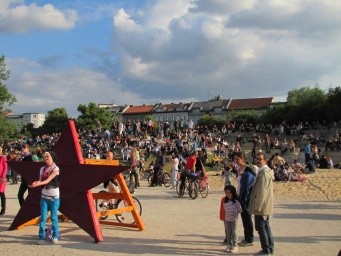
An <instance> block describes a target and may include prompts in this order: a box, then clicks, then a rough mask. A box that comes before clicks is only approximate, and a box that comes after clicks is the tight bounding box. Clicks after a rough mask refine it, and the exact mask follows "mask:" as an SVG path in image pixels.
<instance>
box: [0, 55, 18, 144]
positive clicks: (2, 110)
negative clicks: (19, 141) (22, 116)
mask: <svg viewBox="0 0 341 256" xmlns="http://www.w3.org/2000/svg"><path fill="white" fill-rule="evenodd" d="M9 77H10V72H9V70H7V69H6V63H5V57H4V56H3V55H2V56H1V57H0V139H1V140H2V142H4V141H7V140H10V139H14V138H16V136H17V135H18V131H17V127H16V125H15V123H14V122H12V121H10V120H8V119H6V118H4V116H5V114H6V112H10V110H9V109H8V107H9V106H11V105H12V104H13V103H14V102H16V98H15V97H14V96H13V95H12V94H10V93H9V91H8V89H7V86H6V84H5V82H6V81H7V80H8V79H9Z"/></svg>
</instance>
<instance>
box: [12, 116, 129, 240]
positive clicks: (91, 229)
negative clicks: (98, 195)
mask: <svg viewBox="0 0 341 256" xmlns="http://www.w3.org/2000/svg"><path fill="white" fill-rule="evenodd" d="M54 151H55V152H56V154H57V161H56V163H57V165H58V167H59V169H60V188H59V189H60V201H61V204H60V207H59V211H60V212H61V213H62V214H64V215H65V216H66V217H67V218H68V219H70V220H72V221H73V222H74V223H76V224H77V225H78V226H79V227H80V228H82V229H83V230H84V231H85V232H87V233H88V234H89V235H90V236H92V237H93V238H94V239H95V242H101V241H103V236H102V233H101V229H100V224H99V221H98V217H97V215H96V208H95V204H94V199H93V196H92V192H91V189H92V188H94V187H95V186H97V185H99V184H101V183H102V182H104V181H106V180H108V179H111V178H112V177H114V176H116V175H117V174H119V173H121V172H123V171H125V170H127V169H129V167H128V166H107V165H95V164H84V160H83V156H82V151H81V148H80V145H79V140H78V134H77V132H76V128H75V125H74V122H73V121H71V120H70V121H69V123H68V125H67V126H66V128H65V129H64V131H63V133H62V135H61V137H60V138H59V140H58V142H57V144H56V145H55V147H54ZM8 164H9V165H10V166H11V167H12V168H13V169H15V170H16V171H17V172H18V173H19V174H20V175H21V176H22V177H23V178H24V179H25V180H26V181H27V183H28V184H31V183H32V182H33V181H35V180H37V179H38V178H39V170H40V167H41V166H43V165H44V162H17V161H15V162H9V163H8ZM41 189H42V188H40V187H38V188H34V189H30V192H29V194H28V196H27V198H26V199H25V202H24V204H23V205H22V207H21V208H20V210H19V212H18V213H17V215H16V217H15V218H14V220H13V222H12V224H11V226H10V228H9V230H14V229H17V228H18V227H20V226H21V225H23V224H25V223H27V222H28V221H30V220H32V219H34V218H36V217H38V216H40V197H41Z"/></svg>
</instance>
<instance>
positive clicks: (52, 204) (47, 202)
mask: <svg viewBox="0 0 341 256" xmlns="http://www.w3.org/2000/svg"><path fill="white" fill-rule="evenodd" d="M59 205H60V199H59V198H55V199H52V198H51V199H47V198H44V197H42V198H41V199H40V224H39V239H41V240H45V226H46V219H47V213H48V211H49V210H50V211H51V222H52V231H53V239H58V238H59V227H58V209H59Z"/></svg>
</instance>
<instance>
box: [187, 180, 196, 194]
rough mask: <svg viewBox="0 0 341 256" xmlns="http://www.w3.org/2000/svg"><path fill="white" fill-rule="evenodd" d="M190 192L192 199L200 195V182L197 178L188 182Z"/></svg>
mask: <svg viewBox="0 0 341 256" xmlns="http://www.w3.org/2000/svg"><path fill="white" fill-rule="evenodd" d="M188 194H189V197H190V198H192V199H196V198H197V196H198V183H197V182H196V181H195V180H191V181H190V182H189V184H188Z"/></svg>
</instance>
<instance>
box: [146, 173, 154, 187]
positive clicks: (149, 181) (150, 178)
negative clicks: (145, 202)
mask: <svg viewBox="0 0 341 256" xmlns="http://www.w3.org/2000/svg"><path fill="white" fill-rule="evenodd" d="M153 176H154V174H149V175H148V178H147V180H148V184H149V185H150V184H152V180H153Z"/></svg>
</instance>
